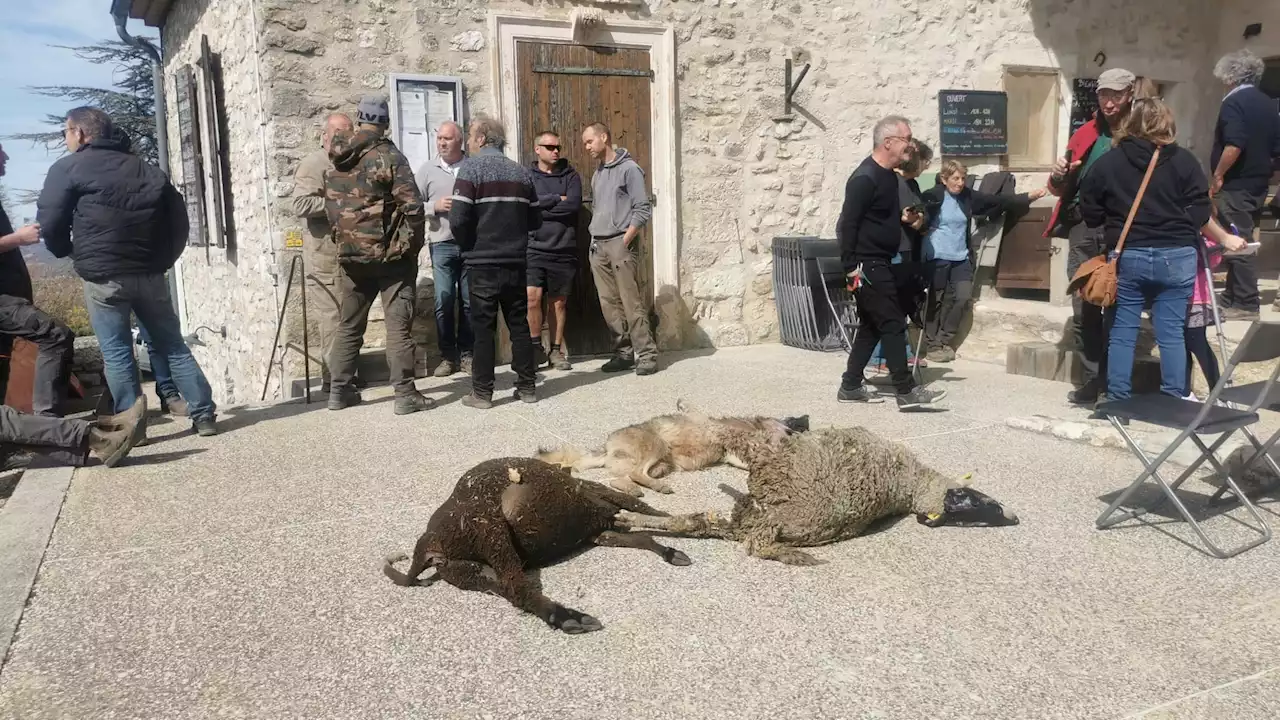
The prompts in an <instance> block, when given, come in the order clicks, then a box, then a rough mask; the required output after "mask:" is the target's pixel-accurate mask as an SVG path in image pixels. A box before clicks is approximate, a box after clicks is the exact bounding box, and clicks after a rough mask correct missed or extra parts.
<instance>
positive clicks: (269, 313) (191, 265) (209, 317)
mask: <svg viewBox="0 0 1280 720" xmlns="http://www.w3.org/2000/svg"><path fill="white" fill-rule="evenodd" d="M202 34H203V35H207V36H208V40H209V45H210V49H211V51H212V52H214V53H217V54H220V55H221V60H222V72H223V83H224V86H225V95H226V98H225V102H226V108H227V116H228V117H227V124H228V133H229V146H230V160H231V184H232V194H233V214H234V222H235V238H234V248H231V247H228V248H219V247H208V248H205V247H188V248H187V250H186V252H185V253H184V254H183V257H182V259H181V261H180V268H181V273H182V274H181V280H180V282H181V288H182V296H183V300H184V302H183V305H184V308H183V310H184V313H185V320H186V323H185V327H184V330H185V331H186V332H188V333H191V332H196V333H197V336H198V337H199V339H200V341H201V342H202V343H204V344H203V345H196V346H193V347H192V351H193V352H194V353H195V355H196V358H197V359H198V360H199V362H200V364H201V366H202V367H203V368H204V370H205V374H206V375H207V376H208V378H209V382H210V384H211V385H212V386H213V389H214V397H215V400H216V401H217V402H218V403H219V404H221V405H226V404H229V403H240V402H245V401H248V400H251V399H252V400H256V399H257V398H258V397H259V395H260V393H261V392H262V383H263V380H264V379H265V373H266V367H267V360H268V358H269V357H270V355H271V341H272V336H273V333H274V331H275V319H276V318H275V313H276V307H277V305H276V290H275V286H274V277H275V272H276V265H275V256H274V252H273V242H275V238H276V237H278V229H279V225H278V224H275V225H273V223H272V218H271V217H270V214H269V208H270V207H271V205H270V201H269V198H268V194H269V192H273V191H274V188H273V187H272V186H273V185H275V178H276V174H275V172H274V171H273V172H272V173H271V175H270V177H271V179H272V182H271V183H270V184H268V183H267V182H266V181H265V180H264V174H265V173H264V171H265V170H266V168H265V167H264V165H263V144H262V141H261V138H260V135H259V118H261V117H263V116H264V115H265V114H267V113H266V112H264V108H263V107H262V106H260V104H259V93H258V90H259V74H258V67H257V65H258V63H257V62H256V61H257V47H258V44H259V43H258V37H259V36H258V33H257V32H256V30H255V23H254V15H253V12H252V4H251V3H250V2H249V1H248V0H186V1H184V2H175V3H174V5H173V10H172V11H171V12H170V14H169V17H168V20H167V22H166V24H165V27H164V30H163V34H162V40H163V44H164V55H165V72H166V88H165V93H166V98H167V100H168V111H169V137H170V144H169V146H170V149H171V152H170V158H171V160H170V167H171V168H172V173H173V178H174V181H175V182H179V181H181V180H182V177H183V171H182V162H181V155H180V142H179V132H178V119H177V103H176V97H177V95H176V91H175V87H174V76H175V73H176V72H177V70H178V68H179V67H180V66H182V65H186V64H193V65H194V63H195V62H196V61H197V60H198V59H199V57H200V38H201V35H202ZM267 69H268V68H266V67H263V68H262V70H263V72H264V73H265V72H266V71H267ZM206 117H207V116H206ZM202 124H203V125H206V127H207V121H205V122H202ZM268 140H269V141H270V139H268ZM205 148H206V149H205V157H206V158H209V157H211V153H210V152H209V150H208V145H206V146H205ZM206 164H207V162H206ZM206 185H207V186H209V185H211V182H210V181H209V180H208V179H206ZM179 187H181V185H179ZM212 192H213V188H212V187H209V193H210V195H209V199H207V200H206V205H208V206H209V207H210V208H212V202H211V198H212V194H211V193H212ZM210 217H212V210H210ZM200 326H205V327H207V328H210V329H212V332H210V331H209V330H198V328H199V327H200ZM224 326H225V327H226V330H227V333H226V338H225V339H224V338H222V337H221V336H220V335H219V334H218V333H219V331H220V330H221V328H223V327H224Z"/></svg>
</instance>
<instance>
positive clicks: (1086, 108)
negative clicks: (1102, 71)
mask: <svg viewBox="0 0 1280 720" xmlns="http://www.w3.org/2000/svg"><path fill="white" fill-rule="evenodd" d="M1096 112H1098V79H1097V78H1076V79H1075V80H1072V81H1071V132H1072V133H1075V131H1077V130H1079V129H1080V126H1081V125H1084V124H1085V123H1087V122H1089V121H1090V120H1092V119H1093V115H1094V113H1096Z"/></svg>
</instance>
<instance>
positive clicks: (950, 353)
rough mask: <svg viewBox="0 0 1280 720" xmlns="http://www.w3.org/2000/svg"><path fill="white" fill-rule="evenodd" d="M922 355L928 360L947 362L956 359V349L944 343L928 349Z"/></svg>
mask: <svg viewBox="0 0 1280 720" xmlns="http://www.w3.org/2000/svg"><path fill="white" fill-rule="evenodd" d="M924 357H925V360H928V361H929V362H939V363H949V362H951V361H952V360H955V359H956V351H955V350H952V349H951V348H949V347H947V346H946V345H940V346H938V347H936V348H933V349H932V350H930V351H929V352H928V354H926V355H925V356H924Z"/></svg>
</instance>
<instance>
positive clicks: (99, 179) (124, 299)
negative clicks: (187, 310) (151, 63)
mask: <svg viewBox="0 0 1280 720" xmlns="http://www.w3.org/2000/svg"><path fill="white" fill-rule="evenodd" d="M63 132H64V137H65V140H66V143H67V149H68V150H70V151H71V152H70V154H68V155H66V156H65V157H63V158H61V159H59V160H58V161H57V162H55V163H54V164H53V167H51V168H49V174H48V175H46V176H45V180H44V189H43V190H41V192H40V199H39V200H38V201H37V203H36V219H37V220H38V222H39V223H40V228H41V232H42V233H43V234H44V237H45V245H47V246H48V248H49V250H50V252H52V253H53V254H54V255H55V256H57V257H67V256H68V255H70V256H71V258H72V260H73V261H74V265H75V269H76V273H78V274H79V275H80V277H81V278H83V279H84V297H85V305H86V307H87V309H88V311H89V322H90V324H92V325H93V332H94V334H95V335H97V336H98V345H99V347H100V348H101V349H102V361H103V365H104V367H103V374H104V375H105V376H106V380H107V387H108V388H109V389H110V390H111V397H112V399H113V401H114V404H115V412H117V413H120V412H124V411H125V410H128V409H129V408H131V407H133V404H134V403H135V402H137V401H138V399H139V398H140V397H141V396H142V387H141V386H140V385H139V383H138V377H139V375H138V372H137V368H136V361H135V360H134V356H133V328H132V323H131V318H130V315H131V314H136V315H137V316H138V321H139V322H140V323H142V324H143V325H144V326H146V328H147V331H148V332H149V333H150V335H151V340H152V342H153V343H154V345H155V349H156V351H157V352H159V353H160V354H162V355H164V356H165V357H166V358H167V359H168V361H169V369H170V371H171V372H172V374H173V381H174V382H175V383H176V384H177V386H178V391H179V392H180V393H181V394H182V397H183V398H184V399H185V400H186V401H187V414H188V416H189V417H190V418H191V423H192V427H193V428H194V429H195V431H196V432H197V433H199V434H200V435H206V436H207V435H215V434H217V426H216V425H215V424H214V411H215V406H214V402H213V391H212V390H211V389H210V387H209V382H208V380H206V379H205V376H204V372H203V371H201V369H200V365H199V364H198V363H197V362H196V359H195V357H194V356H192V354H191V349H190V348H188V347H187V343H186V341H184V340H183V338H182V330H181V327H180V325H179V322H178V316H177V313H176V312H175V311H174V306H173V300H172V299H171V298H170V295H169V283H168V281H167V280H166V279H165V272H167V271H168V270H169V269H170V268H172V267H173V264H174V263H175V262H176V261H177V259H178V256H179V255H180V254H181V253H182V250H183V249H184V248H185V247H186V243H187V233H188V230H189V225H188V220H187V208H186V203H185V201H184V200H183V198H182V194H181V193H179V192H178V190H177V189H176V188H174V186H173V185H172V183H170V182H169V179H168V178H167V177H165V175H164V173H163V172H161V171H160V169H159V168H157V167H155V166H153V165H150V164H148V163H147V162H146V161H145V160H143V159H142V158H140V157H138V156H137V155H135V154H133V153H132V152H130V151H129V139H128V137H127V136H126V135H125V134H124V133H123V132H120V131H119V130H117V129H116V127H115V125H114V124H113V123H112V122H111V118H110V117H109V116H108V115H107V114H106V113H105V112H103V111H102V110H99V109H98V108H93V107H78V108H75V109H73V110H72V111H71V112H69V113H67V120H66V127H65V129H64V131H63ZM73 236H74V243H73V242H72V240H73ZM139 435H140V437H139V439H140V440H141V439H142V436H143V435H145V424H144V425H141V426H139Z"/></svg>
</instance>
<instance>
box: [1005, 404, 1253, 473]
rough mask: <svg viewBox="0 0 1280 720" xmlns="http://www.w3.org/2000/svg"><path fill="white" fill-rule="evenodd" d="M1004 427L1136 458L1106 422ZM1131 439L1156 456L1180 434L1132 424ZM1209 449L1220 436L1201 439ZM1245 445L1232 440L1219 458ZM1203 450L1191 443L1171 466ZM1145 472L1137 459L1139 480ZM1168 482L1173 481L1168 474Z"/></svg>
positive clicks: (1047, 419) (1040, 421)
mask: <svg viewBox="0 0 1280 720" xmlns="http://www.w3.org/2000/svg"><path fill="white" fill-rule="evenodd" d="M1004 424H1005V425H1006V426H1008V427H1011V428H1015V429H1017V430H1027V431H1030V432H1033V433H1037V434H1039V435H1050V436H1052V437H1056V438H1060V439H1062V440H1067V441H1069V442H1075V443H1080V444H1082V445H1092V446H1093V447H1109V448H1116V449H1117V450H1120V451H1121V452H1124V453H1125V454H1127V455H1132V453H1131V452H1130V451H1129V449H1128V446H1127V445H1126V444H1125V441H1124V438H1122V437H1120V433H1118V432H1116V430H1115V428H1113V427H1111V423H1110V422H1108V421H1106V420H1073V419H1069V418H1059V417H1052V416H1049V415H1031V416H1026V417H1011V418H1006V419H1005V421H1004ZM1127 430H1128V432H1129V436H1130V437H1132V438H1133V440H1134V442H1136V443H1137V444H1138V447H1140V448H1142V449H1143V450H1144V451H1145V452H1147V453H1148V454H1149V455H1155V454H1156V453H1159V452H1161V451H1163V450H1164V448H1166V447H1168V446H1169V443H1171V442H1173V440H1174V439H1175V438H1177V436H1178V432H1179V431H1177V430H1170V429H1167V428H1161V427H1156V426H1153V425H1144V424H1142V423H1136V422H1135V423H1132V424H1130V426H1129V427H1128V428H1127ZM1201 437H1202V439H1203V440H1204V441H1205V444H1206V445H1212V444H1213V441H1214V440H1215V439H1217V437H1218V436H1217V435H1203V436H1201ZM1242 443H1243V441H1241V440H1228V441H1227V442H1226V443H1224V444H1223V446H1222V447H1221V448H1219V449H1218V457H1219V458H1220V459H1223V460H1225V459H1226V458H1227V456H1228V455H1230V454H1231V453H1233V452H1234V451H1235V450H1236V449H1237V448H1239V447H1241V445H1242ZM1199 452H1200V451H1199V449H1198V448H1196V446H1195V443H1194V442H1192V441H1191V440H1189V439H1188V440H1187V441H1186V442H1184V443H1182V446H1181V447H1179V448H1178V449H1177V450H1175V451H1174V453H1173V454H1172V455H1170V456H1169V460H1168V462H1169V463H1172V464H1174V465H1180V466H1182V467H1184V468H1185V467H1187V466H1189V465H1190V464H1191V463H1193V462H1195V459H1196V457H1197V456H1198V455H1199ZM1203 467H1208V468H1209V470H1212V469H1213V466H1212V465H1210V464H1209V463H1207V462H1206V463H1205V465H1204V466H1203ZM1141 471H1142V464H1141V463H1140V462H1139V460H1138V458H1137V457H1134V458H1133V473H1134V477H1137V475H1138V473H1139V472H1141ZM1165 478H1166V479H1167V480H1170V481H1172V479H1173V478H1172V477H1170V476H1169V475H1168V474H1167V473H1166V474H1165Z"/></svg>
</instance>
